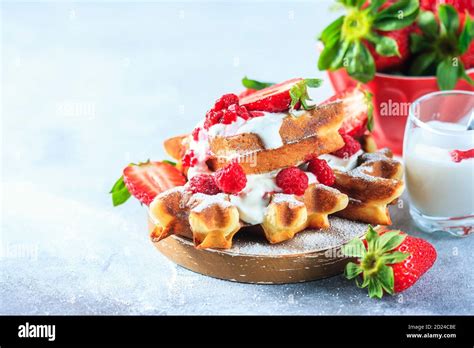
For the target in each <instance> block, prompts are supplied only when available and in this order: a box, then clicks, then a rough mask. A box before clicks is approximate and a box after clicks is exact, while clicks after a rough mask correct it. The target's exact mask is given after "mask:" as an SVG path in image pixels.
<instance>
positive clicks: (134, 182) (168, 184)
mask: <svg viewBox="0 0 474 348" xmlns="http://www.w3.org/2000/svg"><path fill="white" fill-rule="evenodd" d="M185 183H186V179H185V177H184V176H183V174H182V173H181V172H180V171H179V170H178V169H176V168H175V167H174V166H173V165H172V164H170V163H167V162H150V161H147V162H144V163H139V164H130V165H128V166H127V167H125V169H124V170H123V176H122V177H120V179H119V180H117V182H116V183H115V185H114V186H113V187H112V190H111V191H110V193H112V201H113V204H114V206H117V205H120V204H122V203H125V202H126V201H127V199H128V198H129V197H130V195H133V196H134V197H135V198H137V199H138V200H139V201H140V202H142V203H143V204H146V205H149V204H150V203H151V202H152V201H153V199H154V198H155V197H156V196H157V195H158V194H159V193H161V192H163V191H166V190H168V189H170V188H173V187H175V186H183V185H184V184H185Z"/></svg>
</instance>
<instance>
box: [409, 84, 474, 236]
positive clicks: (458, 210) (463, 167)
mask: <svg viewBox="0 0 474 348" xmlns="http://www.w3.org/2000/svg"><path fill="white" fill-rule="evenodd" d="M472 118H474V92H465V91H443V92H435V93H430V94H427V95H425V96H423V97H421V98H419V99H418V100H416V101H415V102H414V103H413V104H412V105H411V107H410V112H409V115H408V120H407V124H406V128H405V137H404V142H403V159H404V163H405V181H406V187H407V190H408V194H409V197H410V214H411V216H412V217H413V219H414V221H415V223H416V224H417V225H418V226H419V227H420V228H421V229H422V230H424V231H425V232H435V231H446V232H449V233H451V234H453V235H457V236H465V235H468V234H469V233H471V232H473V231H474V158H472V157H471V158H467V159H462V158H463V157H464V156H466V155H467V156H468V155H469V152H455V150H460V151H467V150H471V149H473V148H474V130H468V124H470V119H472Z"/></svg>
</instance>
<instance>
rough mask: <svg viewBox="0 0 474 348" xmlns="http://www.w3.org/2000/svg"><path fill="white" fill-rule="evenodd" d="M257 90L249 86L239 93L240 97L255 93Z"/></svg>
mask: <svg viewBox="0 0 474 348" xmlns="http://www.w3.org/2000/svg"><path fill="white" fill-rule="evenodd" d="M255 92H257V90H256V89H253V88H247V89H245V90H244V91H242V92H240V93H239V99H242V98H244V97H246V96H248V95H251V94H254V93H255Z"/></svg>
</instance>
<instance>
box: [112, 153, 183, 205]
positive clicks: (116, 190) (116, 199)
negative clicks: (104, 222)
mask: <svg viewBox="0 0 474 348" xmlns="http://www.w3.org/2000/svg"><path fill="white" fill-rule="evenodd" d="M166 162H168V163H169V164H171V165H173V164H172V163H174V162H171V161H166ZM148 163H150V159H148V160H147V161H146V162H138V163H129V164H128V165H129V166H141V165H145V164H148ZM174 165H176V163H175V164H174ZM109 193H110V194H111V195H112V205H113V206H114V207H116V206H118V205H121V204H124V203H125V202H126V201H128V199H129V198H130V197H131V196H132V194H131V193H130V192H129V191H128V188H127V186H125V182H124V181H123V175H121V176H120V178H118V179H117V181H116V182H115V184H114V186H112V188H111V189H110V191H109Z"/></svg>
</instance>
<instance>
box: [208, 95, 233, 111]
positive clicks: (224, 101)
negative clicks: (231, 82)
mask: <svg viewBox="0 0 474 348" xmlns="http://www.w3.org/2000/svg"><path fill="white" fill-rule="evenodd" d="M232 104H237V105H238V104H239V97H237V96H236V95H235V94H232V93H229V94H224V95H223V96H222V97H220V98H219V99H217V100H216V102H215V104H214V108H213V110H214V111H220V110H224V109H227V108H228V107H229V106H230V105H232Z"/></svg>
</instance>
